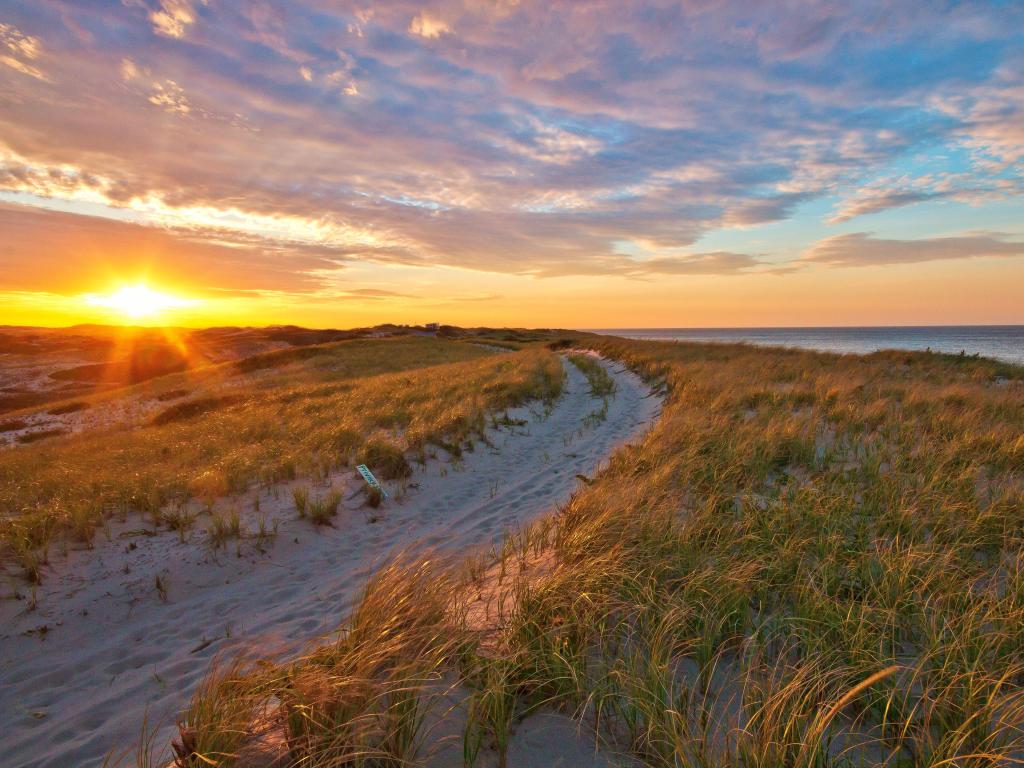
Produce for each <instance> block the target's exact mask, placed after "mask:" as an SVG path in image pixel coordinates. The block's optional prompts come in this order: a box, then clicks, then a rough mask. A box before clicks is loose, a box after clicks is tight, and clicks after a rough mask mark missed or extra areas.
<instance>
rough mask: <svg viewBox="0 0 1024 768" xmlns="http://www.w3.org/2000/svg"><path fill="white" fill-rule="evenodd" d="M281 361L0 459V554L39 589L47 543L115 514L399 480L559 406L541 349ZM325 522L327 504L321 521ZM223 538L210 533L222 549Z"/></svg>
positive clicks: (354, 353)
mask: <svg viewBox="0 0 1024 768" xmlns="http://www.w3.org/2000/svg"><path fill="white" fill-rule="evenodd" d="M286 352H287V353H288V354H287V355H277V356H276V357H275V356H274V354H275V353H271V355H270V356H269V357H270V359H269V361H268V360H266V359H264V360H263V361H262V362H261V363H260V364H259V365H256V366H239V365H237V364H227V365H224V366H216V367H215V369H214V370H208V371H201V372H194V373H190V374H188V375H186V374H180V375H175V376H173V377H169V380H168V381H162V382H155V383H150V384H148V385H146V386H147V389H146V390H144V391H145V392H146V393H148V394H149V395H152V396H154V397H157V398H158V397H159V395H160V394H161V393H162V392H164V391H172V392H174V391H180V390H181V389H182V388H183V387H182V385H183V383H185V384H188V385H189V386H188V388H189V390H190V392H192V394H191V395H190V396H188V399H175V400H174V402H173V403H169V404H167V405H165V406H163V410H160V411H158V412H156V414H155V415H154V416H152V417H151V418H150V419H149V421H148V422H147V423H146V424H144V425H143V426H141V427H136V426H133V427H125V426H121V427H112V428H110V429H106V430H93V431H90V432H85V433H82V434H78V435H66V436H63V437H59V438H56V439H51V440H49V441H46V442H40V443H38V444H33V445H26V446H19V447H17V448H15V449H13V450H9V451H5V452H0V512H2V514H0V541H2V542H3V544H4V545H5V549H6V551H7V553H8V555H12V554H13V556H14V557H15V558H17V560H18V561H19V562H21V563H22V565H23V566H24V570H25V572H26V574H27V575H29V576H30V578H32V579H33V580H38V578H39V576H40V573H41V571H40V567H39V566H40V563H45V560H46V554H47V551H48V547H49V545H50V543H51V542H52V541H54V539H55V537H64V538H71V539H75V540H78V541H81V542H83V543H89V542H91V540H92V538H93V536H94V535H95V533H96V531H97V529H98V528H100V527H101V526H102V525H103V524H104V521H105V520H106V519H108V518H109V517H110V516H111V515H115V514H118V515H124V514H129V513H132V512H144V513H147V514H149V515H151V516H152V517H153V518H155V519H160V513H161V511H162V510H165V509H167V508H172V509H173V508H180V506H181V504H182V503H183V502H185V501H187V500H188V499H193V498H195V499H202V500H207V501H209V502H211V503H212V500H214V499H216V498H219V497H223V496H226V495H229V494H233V493H239V492H242V491H244V490H245V489H247V488H249V487H250V486H251V484H253V483H261V484H264V485H269V484H273V483H277V482H280V481H285V480H290V479H293V478H295V477H297V476H301V475H314V476H322V475H323V474H324V473H326V472H328V471H330V470H331V469H332V468H336V467H339V466H343V465H345V464H347V463H349V462H350V461H352V460H354V459H357V460H359V461H363V462H365V463H368V464H371V466H374V468H375V469H377V468H379V469H380V475H381V476H382V477H384V478H392V477H401V476H404V475H405V474H408V472H409V468H408V465H407V463H406V462H407V459H406V454H408V453H410V452H412V454H414V455H415V454H417V453H419V454H420V455H423V454H424V452H425V451H426V450H427V449H428V447H429V445H431V444H438V445H452V444H454V445H459V444H461V443H462V442H464V441H466V440H468V439H471V438H474V437H475V436H478V435H479V434H482V432H483V429H484V425H485V424H486V419H487V418H488V417H489V416H490V415H491V414H492V413H493V412H495V411H500V410H501V409H503V408H507V407H509V406H512V405H516V404H519V403H522V402H524V401H526V400H528V399H531V398H552V397H555V396H556V395H557V394H558V393H559V392H560V389H561V383H562V368H561V363H560V361H559V360H558V358H557V357H556V356H555V355H554V354H552V353H551V352H547V351H545V350H540V349H535V350H526V351H522V352H516V353H510V354H498V355H496V354H494V353H493V352H491V351H488V350H485V349H482V348H480V347H479V346H474V345H470V344H463V343H459V342H452V341H444V340H440V339H433V338H423V337H403V338H399V339H394V340H390V339H382V340H360V341H350V342H341V343H338V344H331V345H324V346H321V347H315V348H306V349H305V351H303V352H302V354H301V355H300V354H296V351H295V350H286ZM262 357H268V356H262ZM438 366H444V368H443V369H442V368H438ZM225 388H228V389H227V391H224V389H225ZM133 391H134V390H133ZM332 513H333V509H332V508H331V504H330V502H329V500H323V501H322V502H321V506H320V507H319V508H318V509H317V510H316V516H317V517H316V519H317V522H319V523H326V522H328V521H329V518H330V517H331V515H332ZM185 520H186V518H181V517H177V518H174V519H173V520H172V521H169V523H170V524H172V525H174V526H180V525H183V524H185ZM230 530H231V526H224V525H220V524H217V523H214V525H213V527H212V528H211V531H216V533H217V536H218V539H219V540H223V539H224V536H225V531H227V532H228V533H230Z"/></svg>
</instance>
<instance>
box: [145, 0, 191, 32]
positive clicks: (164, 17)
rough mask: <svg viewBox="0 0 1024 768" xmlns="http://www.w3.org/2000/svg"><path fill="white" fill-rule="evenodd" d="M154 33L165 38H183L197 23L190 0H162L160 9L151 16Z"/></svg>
mask: <svg viewBox="0 0 1024 768" xmlns="http://www.w3.org/2000/svg"><path fill="white" fill-rule="evenodd" d="M149 20H150V21H151V22H152V23H153V31H154V32H156V33H157V34H158V35H163V36H164V37H172V38H181V37H184V36H185V33H186V32H187V31H188V28H189V27H190V26H192V25H193V24H194V23H195V21H196V12H195V9H194V8H193V7H192V3H191V2H190V0H160V8H159V9H158V10H155V11H152V12H151V13H150V14H149Z"/></svg>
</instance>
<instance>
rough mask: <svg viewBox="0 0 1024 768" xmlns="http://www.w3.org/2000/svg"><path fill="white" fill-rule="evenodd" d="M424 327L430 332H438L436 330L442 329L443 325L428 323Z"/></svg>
mask: <svg viewBox="0 0 1024 768" xmlns="http://www.w3.org/2000/svg"><path fill="white" fill-rule="evenodd" d="M423 327H424V328H426V329H427V330H428V331H436V330H438V329H439V328H440V327H441V324H440V323H427V324H426V325H425V326H423Z"/></svg>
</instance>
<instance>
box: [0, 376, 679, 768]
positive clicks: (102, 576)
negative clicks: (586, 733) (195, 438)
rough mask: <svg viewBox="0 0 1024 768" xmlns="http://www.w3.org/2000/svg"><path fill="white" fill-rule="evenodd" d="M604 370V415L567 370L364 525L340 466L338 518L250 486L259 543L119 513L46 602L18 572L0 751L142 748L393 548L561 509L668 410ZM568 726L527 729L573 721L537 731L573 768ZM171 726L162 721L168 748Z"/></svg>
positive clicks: (312, 622) (11, 757)
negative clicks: (313, 516) (197, 688)
mask: <svg viewBox="0 0 1024 768" xmlns="http://www.w3.org/2000/svg"><path fill="white" fill-rule="evenodd" d="M608 368H609V372H610V373H611V374H612V376H613V377H614V378H615V380H616V382H617V384H618V393H617V395H616V397H615V398H614V399H613V400H612V402H611V404H610V406H609V408H608V415H607V419H606V420H605V421H603V422H600V423H597V424H594V423H592V420H591V421H590V422H588V421H587V419H586V417H587V416H588V414H590V413H591V412H593V411H595V410H597V409H598V408H599V407H600V405H601V401H600V400H599V399H596V398H593V397H591V396H590V394H589V387H588V385H587V382H586V380H585V378H584V377H583V375H582V374H581V373H580V372H579V371H578V370H576V368H575V367H574V366H572V365H568V364H567V365H566V370H567V374H568V380H567V386H566V391H565V393H564V394H563V396H562V397H561V398H560V399H559V400H558V401H557V402H556V403H555V405H554V407H553V409H552V410H551V412H550V414H547V415H545V414H544V413H543V412H542V409H541V408H540V407H539V406H534V407H533V408H532V409H527V408H521V409H517V411H516V412H511V413H510V415H511V416H513V417H518V418H527V419H528V420H529V423H528V424H527V425H525V426H520V427H514V428H511V429H509V428H504V429H501V430H492V431H491V432H490V435H489V438H490V442H491V443H492V444H493V447H488V446H486V445H478V447H477V449H476V450H475V451H474V452H472V453H467V454H466V455H465V456H464V458H463V460H462V461H461V463H460V465H459V466H457V467H453V466H452V465H450V464H444V463H442V462H440V461H431V462H429V463H428V464H427V466H426V467H425V468H423V469H421V470H419V471H418V472H417V473H416V474H415V475H414V477H413V478H412V480H411V483H410V486H409V488H408V489H407V490H406V492H405V493H404V495H402V497H401V498H400V499H397V500H392V501H389V502H386V503H385V505H384V506H383V507H381V509H380V510H379V513H380V519H379V520H378V521H376V522H369V521H368V516H369V515H370V514H373V513H374V511H373V510H369V509H368V508H363V507H361V506H360V504H361V500H362V494H360V493H358V492H357V489H358V488H359V487H360V486H359V482H361V481H357V479H356V478H355V476H354V473H353V472H351V471H346V472H343V473H339V474H338V475H336V476H335V477H333V478H331V483H332V484H333V487H335V488H338V489H344V491H345V496H346V497H347V500H346V502H345V503H344V504H343V508H342V509H341V510H340V511H339V514H338V516H337V517H336V518H335V521H334V527H333V528H315V527H314V526H312V525H311V524H310V523H309V522H308V521H306V520H299V519H297V517H296V513H295V511H294V508H293V504H292V500H291V493H290V488H289V487H287V486H282V487H281V488H278V489H274V490H273V491H271V492H269V493H268V492H263V493H262V494H261V496H260V507H261V510H260V512H259V513H256V512H253V511H252V499H253V497H254V495H255V492H252V493H250V494H249V495H248V496H247V497H246V498H245V499H244V500H242V499H235V500H226V501H225V502H224V505H225V506H227V505H229V504H232V503H233V504H235V505H237V506H238V507H239V509H240V510H241V511H242V516H243V521H244V525H245V527H246V528H247V529H248V530H249V531H253V530H255V529H256V528H257V527H258V525H259V522H258V521H259V520H260V519H261V518H265V519H266V520H267V521H268V525H269V524H272V523H273V521H275V520H277V521H279V529H278V535H277V538H276V540H275V541H274V542H272V543H270V544H266V545H265V551H263V552H261V551H260V550H259V548H258V546H257V542H256V541H255V540H254V539H252V538H247V539H245V540H244V541H242V542H241V543H237V542H230V543H229V544H228V546H227V549H226V550H224V549H222V550H220V552H219V553H217V554H214V553H212V552H211V549H210V547H209V544H208V541H207V535H206V533H205V521H204V518H200V520H199V521H198V523H197V525H196V527H195V528H194V529H193V532H192V533H191V538H190V540H188V541H186V542H184V543H182V542H180V541H179V539H178V536H177V534H175V533H171V532H167V531H161V532H159V533H156V534H155V535H143V534H142V533H141V530H142V529H150V533H151V526H149V525H147V524H145V523H144V522H142V521H141V520H139V519H138V518H134V519H132V518H130V519H129V520H127V521H125V522H124V523H117V524H114V525H112V526H111V534H112V540H110V541H108V540H107V539H105V538H101V540H100V541H99V542H98V543H97V544H96V549H95V550H94V551H90V552H84V551H72V552H70V553H69V554H68V555H67V556H66V557H64V556H62V555H59V554H56V553H55V554H54V555H53V556H52V561H53V562H52V565H51V567H49V568H48V569H47V570H46V572H45V574H44V583H43V585H42V586H41V587H39V588H38V590H37V593H36V595H35V603H36V604H35V607H34V608H32V607H31V601H30V600H29V599H27V598H28V596H29V594H30V590H29V589H28V587H27V586H26V585H25V583H24V581H23V580H20V579H19V578H18V577H15V576H13V575H8V576H7V578H6V583H5V584H4V586H3V594H4V597H5V598H7V596H8V595H10V594H12V593H14V592H15V591H17V592H19V593H20V594H21V595H22V596H23V599H21V600H14V599H3V600H2V601H0V723H2V724H3V731H2V735H0V763H2V764H3V765H4V766H9V767H10V768H15V767H16V766H17V767H20V766H54V767H55V768H56V767H57V766H60V767H61V768H67V767H68V766H98V765H101V764H102V762H103V758H104V756H105V754H106V753H108V752H109V751H110V750H111V749H114V748H130V747H131V746H132V745H133V744H134V743H135V740H136V739H137V737H138V734H139V731H140V727H141V724H142V719H143V714H144V713H145V712H146V711H148V713H149V719H150V721H151V722H159V723H167V724H170V723H171V722H173V719H174V717H175V716H176V714H177V713H178V711H180V709H181V707H182V706H183V705H184V704H185V703H186V702H187V699H188V696H189V694H190V692H191V690H192V688H193V686H194V685H195V684H196V682H197V681H198V680H199V679H200V678H201V676H202V675H203V674H204V672H205V671H206V670H207V666H208V663H209V661H210V659H212V658H213V657H214V656H215V655H217V654H227V653H231V652H233V651H237V650H240V649H243V648H251V649H255V651H256V652H258V653H260V654H267V653H273V652H276V651H281V652H288V651H295V650H297V649H298V648H299V647H301V646H302V645H303V644H304V643H305V642H307V641H309V640H311V639H313V638H315V637H317V636H319V635H321V634H324V633H327V632H330V631H331V630H333V629H334V628H335V627H336V626H337V624H338V623H339V622H340V621H341V620H342V619H343V618H344V616H345V614H346V613H347V611H348V610H349V607H350V606H351V602H352V600H353V598H354V597H355V596H357V595H358V592H359V590H360V589H361V587H362V585H363V583H364V582H365V578H366V576H367V574H368V573H370V571H371V570H372V568H373V567H374V566H375V565H377V564H379V563H380V562H381V561H383V560H384V559H386V558H387V557H388V555H389V553H392V552H393V551H394V550H395V549H398V548H401V547H405V546H408V545H410V544H413V543H416V544H417V545H419V544H423V545H426V546H434V547H440V548H444V549H445V550H448V551H451V552H464V551H467V550H470V549H472V548H474V547H481V546H489V545H490V544H492V543H497V542H498V541H499V540H500V538H501V535H502V533H503V531H504V530H506V529H508V528H511V527H515V526H517V525H519V524H521V523H523V522H526V521H529V520H531V519H534V518H536V517H538V516H539V515H541V514H543V513H545V512H549V511H551V510H553V509H554V508H555V507H556V506H557V505H558V504H559V503H561V502H564V501H565V500H566V499H567V498H568V497H569V495H570V494H571V493H572V491H573V489H574V488H575V487H576V485H577V483H578V480H577V478H576V475H577V473H582V474H588V475H590V474H593V473H594V472H595V471H596V470H597V468H598V466H599V465H600V463H601V462H602V461H603V460H604V459H606V458H607V457H608V456H609V455H610V454H611V452H612V451H613V450H614V449H615V448H616V447H617V446H618V445H620V444H622V443H623V442H625V441H628V440H630V439H632V438H635V437H636V436H638V435H639V434H640V433H641V432H642V431H643V430H644V429H645V428H646V427H647V425H649V424H650V422H651V421H652V420H653V419H654V418H655V416H656V415H657V412H658V410H659V408H660V400H659V399H658V398H657V397H654V396H651V394H650V392H649V390H648V389H647V387H646V386H644V384H643V383H642V382H641V381H640V380H639V379H638V378H637V377H636V376H634V375H633V374H631V373H629V372H627V371H624V370H622V369H621V368H619V367H615V366H611V365H609V366H608ZM393 490H394V489H393ZM326 491H327V489H326V488H314V489H313V490H312V494H313V495H316V494H318V493H326ZM243 505H244V508H243ZM158 575H159V576H160V577H161V578H162V579H163V580H165V582H166V584H167V585H168V600H167V602H163V601H162V600H161V599H160V596H159V594H158V591H157V589H156V579H157V576H158ZM43 627H45V628H46V631H45V632H40V631H39V630H40V628H43ZM552 718H554V719H552ZM572 727H574V726H571V725H569V724H564V723H561V722H560V721H559V720H558V716H555V715H551V716H547V719H545V720H543V721H538V722H537V723H534V724H530V725H526V724H524V727H523V729H522V731H523V733H524V734H525V735H524V738H527V736H526V735H528V736H529V738H530V739H535V738H537V733H536V732H537V730H538V729H540V730H544V729H546V728H554V729H555V730H556V731H559V732H561V733H562V734H563V737H562V738H557V739H555V740H554V747H552V744H551V741H550V740H543V741H544V743H545V744H546V745H547V746H545V749H550V748H556V749H557V748H558V744H562V745H563V746H564V747H565V748H566V749H570V750H571V752H570V753H569V754H566V755H565V756H564V757H565V758H566V759H567V761H563V764H566V765H576V764H580V763H579V759H578V752H577V751H578V750H583V752H587V748H586V747H585V746H581V744H582V742H581V743H579V744H577V743H575V742H573V740H572V739H568V738H564V734H565V733H566V730H567V729H569V728H572ZM170 735H171V729H170V727H169V725H168V727H164V728H163V729H162V730H161V731H160V732H159V734H158V735H157V743H160V744H166V743H167V740H168V739H169V737H170ZM522 749H526V746H525V745H520V746H518V747H516V748H515V749H514V750H513V752H514V753H515V754H518V752H517V751H516V750H519V751H522ZM527 754H533V750H530V749H527ZM556 758H557V756H554V757H551V758H550V759H547V758H545V759H546V760H547V762H545V764H558V763H557V760H556ZM558 759H561V758H558ZM516 762H519V761H518V760H517V761H516ZM520 764H523V763H520ZM594 764H595V765H601V764H604V762H603V761H602V760H600V759H596V758H595V762H594Z"/></svg>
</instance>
